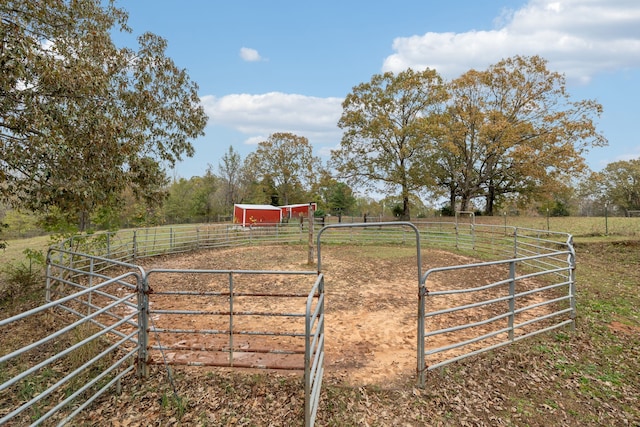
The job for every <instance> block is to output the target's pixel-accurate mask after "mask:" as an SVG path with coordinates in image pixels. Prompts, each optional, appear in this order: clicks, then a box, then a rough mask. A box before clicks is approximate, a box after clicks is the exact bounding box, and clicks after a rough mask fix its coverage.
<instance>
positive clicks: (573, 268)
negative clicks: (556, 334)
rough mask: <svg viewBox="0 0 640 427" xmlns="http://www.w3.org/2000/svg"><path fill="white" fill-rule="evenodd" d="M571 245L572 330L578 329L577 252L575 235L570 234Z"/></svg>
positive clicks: (570, 293)
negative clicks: (574, 244)
mask: <svg viewBox="0 0 640 427" xmlns="http://www.w3.org/2000/svg"><path fill="white" fill-rule="evenodd" d="M567 246H568V247H569V255H568V258H569V259H568V260H567V261H568V263H569V304H570V306H571V320H572V321H573V322H572V323H571V330H575V329H576V293H575V292H576V252H575V249H574V247H573V236H569V239H568V240H567Z"/></svg>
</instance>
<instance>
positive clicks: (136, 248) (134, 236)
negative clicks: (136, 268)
mask: <svg viewBox="0 0 640 427" xmlns="http://www.w3.org/2000/svg"><path fill="white" fill-rule="evenodd" d="M136 237H137V233H136V230H133V260H134V261H135V259H136V255H137V252H138V241H137V239H136Z"/></svg>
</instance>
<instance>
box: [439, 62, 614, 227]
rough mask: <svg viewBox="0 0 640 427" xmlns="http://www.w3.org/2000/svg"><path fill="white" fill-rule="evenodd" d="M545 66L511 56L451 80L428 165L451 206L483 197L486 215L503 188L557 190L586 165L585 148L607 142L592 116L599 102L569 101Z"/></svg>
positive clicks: (529, 194)
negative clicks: (433, 161)
mask: <svg viewBox="0 0 640 427" xmlns="http://www.w3.org/2000/svg"><path fill="white" fill-rule="evenodd" d="M546 65H547V62H546V61H545V60H544V59H542V58H540V57H538V56H533V57H522V56H516V57H513V58H508V59H505V60H503V61H500V62H499V63H497V64H495V65H493V66H491V67H489V68H488V69H487V70H486V71H475V70H471V71H469V72H467V73H465V74H464V75H462V76H461V77H459V78H458V79H455V80H454V81H453V82H451V84H450V85H449V91H450V94H451V102H450V103H449V105H448V108H447V111H446V114H445V115H443V116H442V122H441V125H442V126H443V131H442V138H441V139H440V141H439V142H440V144H439V147H438V150H437V153H436V154H435V158H436V160H437V161H436V163H437V167H436V168H434V169H433V171H434V173H435V174H436V176H437V178H438V183H439V185H440V186H441V187H442V188H444V189H446V190H447V191H448V192H449V198H450V203H451V205H452V206H455V202H456V200H457V199H458V198H459V199H460V209H461V210H466V209H467V207H468V203H469V202H470V201H471V200H472V199H474V198H478V197H482V198H484V199H485V213H486V214H489V215H491V214H493V211H494V208H495V204H496V202H499V200H500V198H501V197H504V196H506V195H514V194H517V195H518V196H519V197H523V198H535V197H537V196H539V195H543V194H546V193H549V192H558V193H561V192H563V191H565V188H561V187H563V184H562V183H563V182H569V181H570V179H571V177H572V176H573V175H576V174H578V173H580V172H582V171H583V170H585V168H586V164H585V161H584V157H583V155H584V153H586V152H587V151H588V149H589V148H590V147H592V146H602V145H606V139H605V138H604V137H603V136H602V135H600V134H599V133H598V132H597V131H596V127H595V124H594V122H593V118H594V117H597V116H598V115H599V114H600V113H601V111H602V107H601V106H600V104H598V103H596V102H595V101H593V100H581V101H572V100H571V99H570V96H569V94H568V93H567V91H566V88H565V79H564V77H563V76H562V75H560V74H559V73H556V72H551V71H549V70H547V66H546ZM564 187H566V186H564Z"/></svg>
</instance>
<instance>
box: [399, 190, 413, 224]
mask: <svg viewBox="0 0 640 427" xmlns="http://www.w3.org/2000/svg"><path fill="white" fill-rule="evenodd" d="M400 220H401V221H410V220H411V215H410V212H409V196H406V195H405V196H403V197H402V216H401V217H400Z"/></svg>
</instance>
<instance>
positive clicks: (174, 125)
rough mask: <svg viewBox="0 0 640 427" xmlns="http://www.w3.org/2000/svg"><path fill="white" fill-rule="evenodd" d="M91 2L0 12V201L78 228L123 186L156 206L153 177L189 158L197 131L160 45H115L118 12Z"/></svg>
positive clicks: (201, 118) (16, 4) (181, 81)
mask: <svg viewBox="0 0 640 427" xmlns="http://www.w3.org/2000/svg"><path fill="white" fill-rule="evenodd" d="M102 4H103V2H101V1H99V0H79V1H59V2H41V1H36V0H21V1H15V0H7V1H5V2H3V3H2V5H0V14H1V20H2V26H1V29H0V37H2V43H3V44H2V52H1V53H2V56H0V64H1V65H2V70H3V72H2V74H1V75H0V94H1V97H0V116H1V120H0V141H1V145H0V183H1V184H0V199H2V200H5V201H10V202H11V203H13V204H15V205H19V206H24V207H27V208H29V209H30V210H32V211H34V212H41V213H42V212H44V213H47V212H49V213H50V212H54V211H57V212H60V213H61V215H63V216H66V217H67V218H69V220H70V218H72V217H75V218H76V220H79V222H78V226H79V228H80V229H82V228H83V227H84V226H85V224H86V223H87V221H86V218H88V217H89V216H90V214H91V213H92V212H95V211H96V210H98V209H100V208H102V207H105V206H107V207H109V206H110V207H113V206H117V205H118V203H120V201H121V194H122V193H123V191H124V189H126V188H128V187H131V186H134V187H135V188H136V189H137V193H138V194H140V195H145V196H150V195H154V196H158V197H159V198H161V197H162V193H161V192H157V191H156V190H155V188H157V187H159V186H161V185H160V184H161V183H159V182H158V179H159V178H160V179H162V178H161V177H160V175H159V174H158V173H157V172H162V175H164V172H163V165H168V166H173V165H174V164H175V162H176V161H178V160H180V159H181V158H182V156H183V155H187V156H191V155H193V147H192V145H191V143H190V142H189V139H191V138H195V137H197V136H199V135H201V134H202V132H203V129H204V126H205V124H206V115H205V114H204V110H203V109H202V107H201V106H199V98H198V95H197V85H196V84H195V83H193V82H192V81H191V80H190V79H189V77H188V75H187V73H186V71H185V70H182V69H179V68H178V67H177V66H176V65H175V64H174V63H173V61H172V60H171V59H169V58H167V57H166V56H165V50H166V41H165V40H163V39H162V38H160V37H158V36H156V35H154V34H150V33H146V34H144V35H142V36H141V37H140V38H139V40H138V42H139V46H138V49H137V50H135V51H134V50H132V49H129V48H117V47H116V46H115V45H114V44H113V42H112V39H111V31H112V30H114V29H120V30H124V31H127V30H128V28H127V27H126V13H125V12H124V11H123V10H121V9H118V8H116V7H115V6H114V2H112V1H110V2H109V3H108V4H106V5H105V6H104V7H103V5H102ZM150 167H151V168H152V169H154V173H146V172H145V171H147V172H148V171H149V170H150V169H149V168H150ZM159 198H155V200H154V203H155V202H160V201H161V200H160V199H159ZM147 199H149V198H147Z"/></svg>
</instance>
